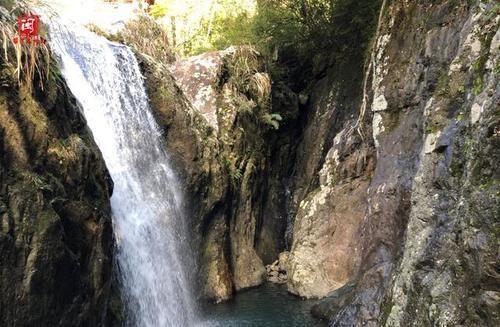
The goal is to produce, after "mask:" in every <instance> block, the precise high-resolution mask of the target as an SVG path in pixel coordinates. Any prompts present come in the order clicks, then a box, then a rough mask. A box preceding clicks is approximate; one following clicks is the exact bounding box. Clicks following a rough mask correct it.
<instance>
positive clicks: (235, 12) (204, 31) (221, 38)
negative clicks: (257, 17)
mask: <svg viewBox="0 0 500 327" xmlns="http://www.w3.org/2000/svg"><path fill="white" fill-rule="evenodd" d="M254 11H255V1H254V0H243V1H236V0H211V1H201V2H200V1H194V0H159V1H157V2H156V3H155V5H153V7H152V8H151V11H150V14H151V15H152V16H153V17H155V18H158V19H161V21H162V22H163V23H164V26H165V28H166V30H167V31H168V33H169V37H170V39H171V40H172V42H171V43H172V45H173V46H174V48H175V51H176V52H177V53H178V54H180V55H183V56H190V55H196V54H200V53H202V52H206V51H211V50H220V49H224V48H227V47H228V46H230V45H243V44H248V43H250V41H251V36H252V17H253V14H254Z"/></svg>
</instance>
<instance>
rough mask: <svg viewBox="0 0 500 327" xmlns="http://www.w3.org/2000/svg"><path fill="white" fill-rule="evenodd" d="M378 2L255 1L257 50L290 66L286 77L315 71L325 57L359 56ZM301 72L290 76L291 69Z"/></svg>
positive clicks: (373, 20) (364, 44) (346, 0)
mask: <svg viewBox="0 0 500 327" xmlns="http://www.w3.org/2000/svg"><path fill="white" fill-rule="evenodd" d="M380 3H381V1H380V0H375V1H373V0H279V1H275V0H258V13H257V16H256V17H255V22H254V35H255V40H256V42H257V45H258V49H259V50H260V51H262V52H263V53H264V54H265V55H267V56H269V57H274V59H279V61H280V62H281V63H284V64H285V66H287V67H289V68H291V69H292V72H289V73H288V75H290V76H289V79H300V78H301V77H302V78H303V77H304V76H306V77H307V76H311V73H316V72H319V71H321V69H322V68H323V67H322V66H324V63H325V62H326V61H327V59H326V58H333V60H334V61H335V62H337V63H341V62H342V61H343V60H346V58H352V57H362V56H363V55H364V53H365V52H366V51H365V50H366V48H367V47H368V45H369V42H370V38H371V37H372V34H373V31H374V28H375V23H376V17H377V12H378V9H379V7H380ZM293 70H295V71H298V72H300V74H301V76H295V75H294V72H293Z"/></svg>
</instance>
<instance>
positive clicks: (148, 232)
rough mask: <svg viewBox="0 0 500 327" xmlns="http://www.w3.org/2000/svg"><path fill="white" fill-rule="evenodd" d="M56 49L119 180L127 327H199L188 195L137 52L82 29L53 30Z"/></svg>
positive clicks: (116, 198)
mask: <svg viewBox="0 0 500 327" xmlns="http://www.w3.org/2000/svg"><path fill="white" fill-rule="evenodd" d="M50 35H51V41H50V44H51V47H52V49H53V51H54V52H55V53H56V54H57V56H58V57H59V59H60V63H61V65H62V73H63V75H64V78H65V80H66V82H67V83H68V86H69V87H70V89H71V91H72V93H73V94H74V95H75V96H76V98H77V99H78V101H79V102H80V104H81V105H82V107H83V111H84V115H85V118H86V119H87V123H88V126H89V127H90V129H91V130H92V134H93V135H94V139H95V141H96V143H97V145H98V146H99V148H100V150H101V152H102V154H103V157H104V160H105V162H106V165H107V167H108V169H109V172H110V174H111V177H112V179H113V181H114V191H113V196H112V198H111V206H112V212H113V223H114V228H115V235H116V239H117V243H118V249H117V261H118V265H119V268H120V279H121V283H122V293H123V298H124V300H125V304H126V310H127V311H126V315H127V325H133V326H141V327H149V326H151V327H153V326H154V327H162V326H176V327H177V326H191V325H193V324H194V321H195V310H194V304H193V300H192V299H191V296H190V291H189V283H188V282H187V280H188V278H187V275H186V272H185V267H186V266H188V267H190V268H192V267H191V263H187V262H186V260H190V258H191V256H190V255H189V253H188V252H184V251H187V246H185V244H186V236H187V231H186V221H185V216H183V214H182V209H181V205H182V194H181V192H180V191H179V189H180V188H179V186H178V184H177V181H176V177H175V175H174V173H173V172H172V169H171V167H170V166H169V158H168V156H167V154H166V153H165V151H164V146H163V144H162V141H161V139H162V135H161V132H160V129H159V127H158V125H157V124H156V122H155V120H154V118H153V115H152V113H151V109H150V107H149V104H148V98H147V95H146V91H145V87H144V83H143V78H142V76H141V73H140V70H139V66H138V63H137V61H136V58H135V57H134V55H133V53H132V52H131V50H130V49H129V48H128V47H126V46H123V45H119V44H116V43H112V42H109V41H107V40H106V39H104V38H102V37H99V36H97V35H95V34H93V33H90V32H89V31H87V30H86V29H84V28H83V27H80V26H72V27H70V28H65V27H63V26H62V25H58V24H56V23H52V24H51V26H50Z"/></svg>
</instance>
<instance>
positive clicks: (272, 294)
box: [203, 284, 327, 327]
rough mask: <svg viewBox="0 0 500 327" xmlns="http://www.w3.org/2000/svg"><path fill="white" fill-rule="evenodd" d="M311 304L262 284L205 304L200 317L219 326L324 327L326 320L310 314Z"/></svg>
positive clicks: (282, 287) (272, 286)
mask: <svg viewBox="0 0 500 327" xmlns="http://www.w3.org/2000/svg"><path fill="white" fill-rule="evenodd" d="M314 303H315V301H314V300H302V299H300V298H299V297H296V296H293V295H291V294H289V293H288V292H287V291H286V287H284V286H280V285H275V284H266V285H264V286H262V287H259V288H254V289H250V290H247V291H243V292H241V293H238V294H237V295H236V297H235V298H234V299H232V300H230V301H228V302H224V303H220V304H207V305H205V306H204V308H203V316H204V318H205V319H207V320H208V321H209V322H211V325H212V326H221V327H240V326H242V327H250V326H252V327H281V326H283V327H299V326H300V327H309V326H317V327H326V326H327V323H326V322H324V321H321V320H319V319H316V318H314V317H312V316H311V314H310V309H311V307H312V306H313V305H314Z"/></svg>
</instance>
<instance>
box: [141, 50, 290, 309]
mask: <svg viewBox="0 0 500 327" xmlns="http://www.w3.org/2000/svg"><path fill="white" fill-rule="evenodd" d="M139 56H140V57H141V58H142V63H143V64H142V66H143V71H144V73H145V76H146V81H147V83H146V84H147V87H148V92H149V95H150V98H151V103H152V106H153V108H154V109H155V112H156V116H157V119H158V121H159V122H160V125H161V126H162V127H163V129H164V131H165V138H166V146H167V147H168V149H169V153H170V154H171V156H172V158H173V159H174V161H175V162H177V167H178V170H179V172H180V174H182V176H183V179H184V180H185V182H186V183H185V185H186V192H187V193H188V194H189V195H190V196H189V197H188V198H190V199H191V200H192V202H191V203H189V204H188V206H189V208H188V210H190V212H192V214H193V217H195V218H194V219H193V230H194V235H199V236H200V237H199V239H198V246H200V252H201V258H200V267H199V268H200V270H201V274H200V275H201V284H202V289H203V295H204V296H205V297H208V298H211V299H213V300H215V301H221V300H225V299H228V298H229V297H230V296H231V295H232V293H233V291H234V290H239V289H243V288H248V287H252V286H257V285H259V284H260V283H262V282H263V280H264V275H265V269H264V263H270V262H272V261H274V260H275V259H276V258H277V256H278V254H279V252H280V251H281V250H282V249H283V247H284V245H283V244H284V238H283V235H284V232H285V227H286V220H287V216H286V212H287V210H286V206H285V205H284V202H283V201H282V197H284V196H285V193H286V192H285V191H284V187H283V183H282V181H281V180H280V179H278V176H282V175H283V174H284V172H285V173H286V169H283V170H282V169H278V167H280V166H281V167H286V166H287V165H291V163H292V161H290V160H289V158H288V157H287V156H286V155H285V153H287V152H288V151H291V147H292V146H293V145H292V144H290V139H289V137H285V138H279V137H278V136H277V135H278V133H277V132H274V129H273V125H272V124H273V123H279V121H276V122H273V121H272V119H273V117H272V116H270V111H271V110H272V108H273V105H272V103H271V101H272V102H274V103H286V104H287V105H290V106H291V108H292V109H293V110H292V111H290V112H289V113H287V115H288V116H287V115H284V116H283V117H281V118H282V119H284V120H289V119H292V118H293V117H294V116H295V115H296V110H297V107H298V104H297V98H296V96H295V97H294V95H291V94H290V93H288V94H287V93H286V92H287V91H286V88H284V90H283V91H282V93H281V94H280V96H279V97H276V96H275V97H273V98H271V94H270V84H269V82H270V81H269V78H268V77H267V74H265V73H264V72H263V66H262V59H261V58H259V56H258V54H257V53H256V52H255V51H254V50H252V49H251V48H245V47H243V48H230V49H228V50H226V51H222V52H213V53H207V54H204V55H200V56H197V57H193V58H189V59H187V60H184V61H178V62H176V63H174V64H173V65H171V66H170V67H167V66H164V65H161V64H159V63H156V62H154V61H153V60H152V59H151V58H148V57H146V56H141V55H139ZM243 56H244V58H246V59H245V61H244V62H243V64H242V61H240V58H243ZM170 71H171V72H172V73H170ZM173 76H174V77H175V78H174V77H173ZM267 137H270V138H274V139H275V140H279V142H280V143H279V144H280V150H279V151H272V148H271V146H270V145H269V144H266V142H265V139H266V138H267ZM273 144H274V142H273ZM270 167H275V168H274V169H273V168H270ZM269 176H276V177H275V178H269ZM198 232H199V234H198Z"/></svg>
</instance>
